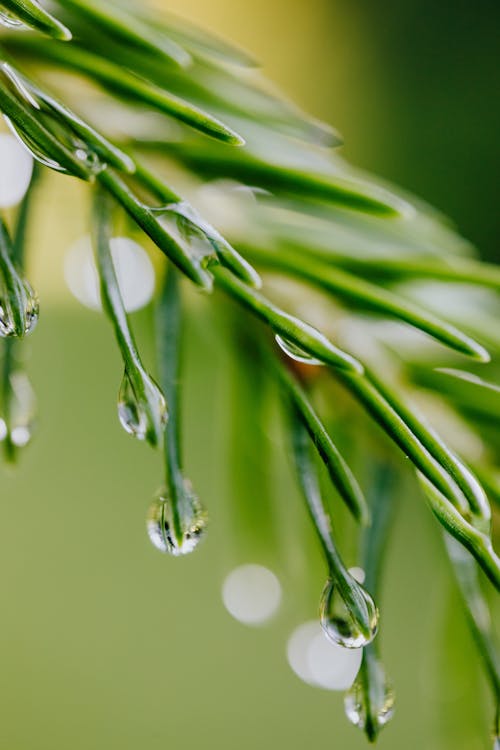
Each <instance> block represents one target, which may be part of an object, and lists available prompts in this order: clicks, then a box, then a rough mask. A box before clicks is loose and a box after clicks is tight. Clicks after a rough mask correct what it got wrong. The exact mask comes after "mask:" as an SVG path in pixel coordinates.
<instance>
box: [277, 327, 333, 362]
mask: <svg viewBox="0 0 500 750" xmlns="http://www.w3.org/2000/svg"><path fill="white" fill-rule="evenodd" d="M275 339H276V343H277V344H278V346H279V347H280V349H281V350H282V351H284V352H285V354H287V355H288V356H289V357H290V358H291V359H293V360H295V361H296V362H301V363H302V364H304V365H322V364H323V362H321V360H319V359H316V358H315V357H313V356H311V355H310V354H308V353H307V352H305V351H304V350H303V349H301V348H300V346H297V344H294V343H293V342H292V341H288V339H285V338H283V336H280V335H279V334H276V336H275Z"/></svg>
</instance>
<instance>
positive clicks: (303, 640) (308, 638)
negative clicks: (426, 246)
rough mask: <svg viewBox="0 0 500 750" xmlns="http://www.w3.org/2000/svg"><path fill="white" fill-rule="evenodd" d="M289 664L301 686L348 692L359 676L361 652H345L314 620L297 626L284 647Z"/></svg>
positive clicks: (358, 649) (350, 650)
mask: <svg viewBox="0 0 500 750" xmlns="http://www.w3.org/2000/svg"><path fill="white" fill-rule="evenodd" d="M287 658H288V663H289V665H290V667H291V668H292V670H293V671H294V672H295V674H296V675H297V676H298V677H300V679H301V680H302V681H303V682H306V683H307V684H308V685H312V686H313V687H320V688H323V689H325V690H348V689H349V688H350V687H351V685H352V683H353V682H354V680H355V679H356V675H357V674H358V672H359V668H360V666H361V660H362V658H363V649H361V648H357V649H352V648H344V647H343V646H338V645H337V644H336V643H332V642H331V641H329V640H328V639H327V637H326V636H325V634H324V632H323V629H322V627H321V625H320V624H319V622H318V621H317V620H311V621H309V622H305V623H303V624H302V625H299V626H298V627H297V628H296V629H295V630H294V631H293V633H292V635H291V636H290V638H289V640H288V643H287Z"/></svg>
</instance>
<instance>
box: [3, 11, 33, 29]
mask: <svg viewBox="0 0 500 750" xmlns="http://www.w3.org/2000/svg"><path fill="white" fill-rule="evenodd" d="M0 24H1V25H2V26H7V28H9V29H25V28H27V27H26V26H25V25H24V23H23V22H22V21H20V20H19V18H17V16H15V15H14V14H13V13H9V11H8V10H0Z"/></svg>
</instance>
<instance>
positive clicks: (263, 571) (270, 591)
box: [222, 564, 281, 625]
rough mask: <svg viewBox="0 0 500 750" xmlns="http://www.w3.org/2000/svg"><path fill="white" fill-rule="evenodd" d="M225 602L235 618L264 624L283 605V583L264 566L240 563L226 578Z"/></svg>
mask: <svg viewBox="0 0 500 750" xmlns="http://www.w3.org/2000/svg"><path fill="white" fill-rule="evenodd" d="M222 601H223V602H224V606H225V607H226V609H227V611H228V612H229V614H230V615H232V616H233V617H234V619H235V620H238V621H239V622H242V623H244V624H245V625H262V624H263V623H264V622H267V620H269V619H270V618H271V617H272V616H273V615H274V614H275V613H276V611H277V609H278V607H279V605H280V602H281V584H280V582H279V580H278V578H277V577H276V576H275V575H274V573H273V572H272V571H271V570H269V569H268V568H265V567H264V566H263V565H255V564H247V565H240V566H239V567H238V568H235V569H234V570H232V571H231V572H230V573H229V575H228V576H227V577H226V579H225V580H224V583H223V585H222Z"/></svg>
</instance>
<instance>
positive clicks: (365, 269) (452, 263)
mask: <svg viewBox="0 0 500 750" xmlns="http://www.w3.org/2000/svg"><path fill="white" fill-rule="evenodd" d="M310 252H312V254H313V255H314V256H315V258H316V259H317V260H319V261H322V262H324V263H328V264H330V263H335V267H337V266H341V267H342V268H345V269H348V270H349V271H351V272H355V273H357V274H361V275H363V276H367V277H369V278H374V277H375V278H381V279H383V278H387V279H398V280H400V279H402V280H404V279H412V280H414V279H417V278H421V279H430V280H433V281H450V282H455V283H457V284H473V285H476V286H483V287H487V288H489V289H494V290H496V291H499V290H500V270H499V268H498V266H496V265H494V264H493V263H486V262H485V261H479V260H474V259H472V258H459V257H457V258H453V259H450V260H449V261H444V260H441V259H439V258H434V257H432V258H415V257H410V258H391V257H375V258H373V257H366V258H360V257H355V256H353V255H352V254H350V255H344V254H342V253H340V252H339V251H336V250H332V251H331V252H328V251H325V250H322V251H319V250H318V251H317V252H314V250H312V251H310Z"/></svg>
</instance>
